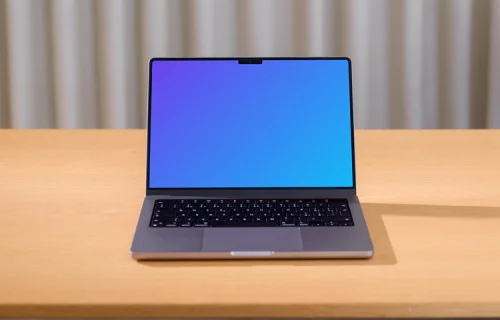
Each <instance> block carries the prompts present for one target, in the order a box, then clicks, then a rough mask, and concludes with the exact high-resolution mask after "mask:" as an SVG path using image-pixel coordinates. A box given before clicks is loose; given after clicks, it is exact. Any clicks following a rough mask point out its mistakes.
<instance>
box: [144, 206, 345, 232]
mask: <svg viewBox="0 0 500 320" xmlns="http://www.w3.org/2000/svg"><path fill="white" fill-rule="evenodd" d="M353 225H354V223H353V220H352V216H351V212H350V210H349V205H348V203H347V200H342V199H278V200H271V199H203V200H196V199H194V200H193V199H189V200H156V201H155V206H154V209H153V215H152V218H151V224H150V227H153V228H178V227H186V228H189V227H205V228H208V227H212V228H218V227H348V226H353Z"/></svg>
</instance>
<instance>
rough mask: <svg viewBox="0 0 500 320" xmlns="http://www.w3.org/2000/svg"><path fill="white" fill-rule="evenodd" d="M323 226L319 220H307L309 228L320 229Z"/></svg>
mask: <svg viewBox="0 0 500 320" xmlns="http://www.w3.org/2000/svg"><path fill="white" fill-rule="evenodd" d="M324 225H325V223H324V222H323V221H321V220H309V226H311V227H320V226H324Z"/></svg>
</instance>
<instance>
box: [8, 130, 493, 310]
mask: <svg viewBox="0 0 500 320" xmlns="http://www.w3.org/2000/svg"><path fill="white" fill-rule="evenodd" d="M145 139H146V135H145V132H144V131H97V130H95V131H94V130H88V131H43V130H39V131H9V130H6V131H5V130H4V131H0V257H1V262H0V316H2V317H149V316H151V317H152V316H157V317H159V316H161V317H180V316H191V317H207V318H208V317H226V316H231V317H241V316H254V317H278V316H279V317H309V316H315V317H335V316H343V317H346V316H353V317H365V316H371V317H385V316H392V317H396V316H397V317H425V316H469V317H482V316H496V317H499V316H500V131H359V132H357V136H356V143H357V169H358V183H359V194H360V198H361V200H362V202H363V203H364V205H363V207H364V210H365V214H366V218H367V222H368V225H369V228H370V232H371V234H372V237H373V241H374V244H375V257H374V258H373V259H372V260H369V261H270V262H259V261H241V262H236V261H233V262H157V263H152V262H149V263H138V262H136V261H134V260H132V259H131V258H130V256H129V248H130V243H131V240H132V236H133V234H134V228H135V224H136V221H137V218H138V214H139V209H140V206H141V203H142V200H143V196H144V190H145V187H144V186H145V177H144V176H145V141H146V140H145Z"/></svg>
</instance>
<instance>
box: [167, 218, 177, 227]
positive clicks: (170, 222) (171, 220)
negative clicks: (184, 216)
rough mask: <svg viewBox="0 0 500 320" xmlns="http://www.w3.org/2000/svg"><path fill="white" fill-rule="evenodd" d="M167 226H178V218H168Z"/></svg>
mask: <svg viewBox="0 0 500 320" xmlns="http://www.w3.org/2000/svg"><path fill="white" fill-rule="evenodd" d="M166 226H167V227H177V220H176V219H168V220H167V224H166Z"/></svg>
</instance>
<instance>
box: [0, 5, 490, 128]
mask: <svg viewBox="0 0 500 320" xmlns="http://www.w3.org/2000/svg"><path fill="white" fill-rule="evenodd" d="M235 55H239V56H324V55H328V56H330V55H340V56H344V55H347V56H350V57H351V58H352V59H353V67H354V98H355V100H354V102H355V105H354V107H355V117H356V119H355V120H356V125H357V127H358V128H486V127H497V128H498V127H500V0H438V1H432V0H406V1H405V0H338V1H335V0H330V1H329V0H309V1H306V0H295V1H289V0H276V1H273V0H241V1H237V0H213V1H211V0H171V1H168V0H166V1H164V0H141V1H139V0H137V1H134V0H0V127H13V128H96V127H99V128H138V127H144V126H145V116H146V102H147V96H146V92H147V91H146V88H147V61H148V59H149V58H150V57H152V56H235Z"/></svg>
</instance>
